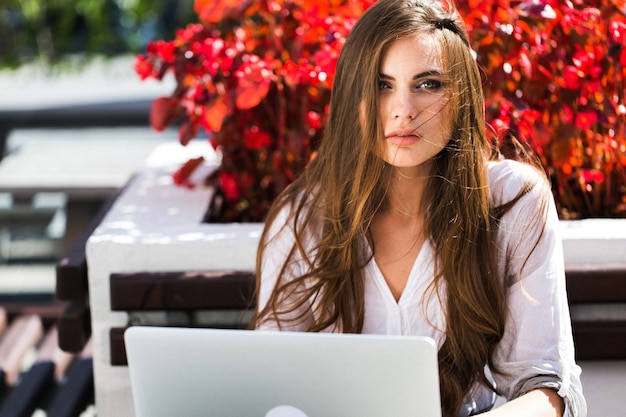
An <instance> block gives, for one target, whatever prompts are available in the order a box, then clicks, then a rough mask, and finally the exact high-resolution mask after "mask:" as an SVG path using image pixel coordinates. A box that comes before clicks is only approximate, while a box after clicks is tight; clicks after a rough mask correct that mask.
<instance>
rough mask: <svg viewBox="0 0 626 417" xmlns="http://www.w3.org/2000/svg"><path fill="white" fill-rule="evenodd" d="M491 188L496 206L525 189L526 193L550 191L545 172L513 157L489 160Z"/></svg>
mask: <svg viewBox="0 0 626 417" xmlns="http://www.w3.org/2000/svg"><path fill="white" fill-rule="evenodd" d="M487 168H488V176H489V189H490V193H491V197H492V199H493V201H494V204H495V205H496V206H499V205H501V204H506V203H507V202H509V201H511V200H513V199H515V198H516V197H517V196H519V195H520V193H522V192H523V191H524V190H527V191H528V192H526V194H535V195H536V196H540V195H542V194H543V193H544V192H546V191H549V189H550V188H549V184H548V182H547V179H546V176H545V174H544V173H543V172H542V171H541V170H540V169H539V168H537V167H535V166H532V165H530V164H527V163H523V162H518V161H515V160H511V159H501V160H497V161H489V163H488V164H487Z"/></svg>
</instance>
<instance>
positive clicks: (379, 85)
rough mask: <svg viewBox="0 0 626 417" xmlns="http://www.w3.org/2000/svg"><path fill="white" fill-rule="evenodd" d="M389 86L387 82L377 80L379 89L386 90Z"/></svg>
mask: <svg viewBox="0 0 626 417" xmlns="http://www.w3.org/2000/svg"><path fill="white" fill-rule="evenodd" d="M389 88H391V86H390V85H389V83H387V82H385V81H379V82H378V89H379V90H386V89H389Z"/></svg>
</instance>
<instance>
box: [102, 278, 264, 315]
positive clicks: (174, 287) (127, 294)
mask: <svg viewBox="0 0 626 417" xmlns="http://www.w3.org/2000/svg"><path fill="white" fill-rule="evenodd" d="M110 285H111V310H113V311H132V310H139V311H150V310H153V311H156V310H213V309H246V308H251V307H252V304H251V303H252V298H253V294H254V285H255V278H254V273H252V272H247V271H229V272H222V271H220V272H137V273H114V274H111V277H110Z"/></svg>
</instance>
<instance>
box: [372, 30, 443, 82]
mask: <svg viewBox="0 0 626 417" xmlns="http://www.w3.org/2000/svg"><path fill="white" fill-rule="evenodd" d="M400 69H404V70H411V69H413V70H415V71H417V72H421V71H425V70H428V71H432V70H439V71H443V60H442V51H441V44H440V42H439V40H438V39H437V38H436V37H435V36H433V35H432V34H430V33H418V34H415V35H410V36H406V37H403V38H400V39H397V40H395V41H393V42H392V43H391V44H390V45H389V46H388V47H387V48H386V50H385V52H384V54H383V56H382V59H381V63H380V69H379V70H380V72H381V73H384V74H388V75H393V74H392V73H391V72H395V71H399V70H400Z"/></svg>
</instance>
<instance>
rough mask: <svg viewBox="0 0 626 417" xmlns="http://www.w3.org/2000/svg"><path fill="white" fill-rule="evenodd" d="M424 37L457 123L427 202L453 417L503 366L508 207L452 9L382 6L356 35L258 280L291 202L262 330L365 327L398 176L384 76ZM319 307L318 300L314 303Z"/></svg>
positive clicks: (403, 0) (411, 3) (401, 0)
mask: <svg viewBox="0 0 626 417" xmlns="http://www.w3.org/2000/svg"><path fill="white" fill-rule="evenodd" d="M415 35H419V36H434V37H435V39H436V40H437V41H438V43H439V44H440V45H441V51H442V62H443V67H444V71H445V77H446V79H447V82H446V83H445V85H446V88H447V91H446V93H447V95H448V99H449V102H448V104H447V107H446V109H445V111H446V112H447V113H446V115H447V116H449V117H450V118H451V120H452V124H451V125H452V134H451V139H450V141H449V144H448V145H447V147H446V148H445V149H443V150H442V151H441V152H440V153H439V154H438V155H437V156H436V158H435V171H436V172H434V175H433V176H432V178H431V179H430V180H429V183H428V187H427V195H430V196H435V198H430V200H431V201H430V204H431V205H430V206H429V207H427V216H426V221H425V231H426V233H427V236H428V238H429V241H430V243H431V244H432V246H433V248H434V250H435V253H436V271H437V275H436V277H435V281H434V284H433V285H434V287H433V288H431V290H432V291H430V295H431V296H432V295H433V294H438V289H440V288H443V289H444V293H443V294H444V297H442V302H443V303H444V308H445V315H446V320H447V322H446V329H445V334H446V337H445V342H444V343H443V346H442V347H441V349H440V352H439V368H440V379H441V393H442V407H443V410H444V415H445V416H456V414H457V412H458V410H459V408H460V406H461V404H462V402H463V399H464V397H465V396H466V395H467V394H468V392H469V390H470V389H471V387H472V386H473V385H474V384H475V383H482V384H485V385H486V386H489V382H488V380H487V378H486V376H485V373H484V366H485V364H489V365H490V367H491V369H492V371H494V372H500V371H501V370H499V369H497V368H496V367H495V366H494V364H493V361H492V356H493V352H494V348H495V346H496V344H497V343H498V342H499V341H500V339H501V338H502V335H503V333H504V323H505V317H506V307H505V305H506V303H505V290H504V288H503V283H502V282H503V280H502V279H501V278H500V277H499V275H498V265H497V261H496V248H495V242H494V239H495V236H494V235H495V230H496V227H497V221H498V217H499V216H500V215H501V214H502V212H503V211H505V210H506V208H502V207H499V208H496V207H493V206H492V203H491V198H490V194H489V189H488V180H487V169H486V163H487V161H488V160H489V159H490V158H492V157H493V156H494V153H493V150H492V147H491V146H490V144H489V143H488V141H487V139H486V134H485V121H484V116H483V93H482V87H481V80H480V74H479V72H478V68H477V66H476V63H475V61H474V58H473V56H472V53H471V48H470V46H469V40H468V36H467V33H466V30H465V27H464V25H463V23H462V20H461V18H460V16H459V15H458V14H457V12H456V11H455V9H454V7H453V6H452V5H451V4H448V3H442V2H438V1H429V0H379V1H378V2H377V3H375V4H374V5H373V6H372V7H370V9H368V11H367V12H366V13H364V14H363V16H362V17H361V19H360V20H359V21H358V23H357V24H356V25H355V27H354V28H353V30H352V32H351V34H350V36H349V37H348V39H347V41H346V44H345V46H344V48H343V50H342V53H341V57H340V59H339V62H338V64H337V69H336V73H335V83H334V85H333V90H332V97H331V104H330V114H329V117H328V122H327V124H326V127H325V132H324V139H323V142H322V145H321V148H320V150H319V153H318V155H317V157H316V158H315V160H314V161H313V162H312V163H311V164H310V166H309V167H308V168H307V169H306V171H305V173H304V174H303V175H302V176H300V177H299V178H298V179H297V180H296V181H295V182H294V183H292V184H291V185H290V186H289V187H288V188H287V189H286V190H285V191H284V192H283V194H282V195H281V196H280V197H279V198H278V199H277V201H276V202H275V204H274V206H273V207H272V209H271V211H270V213H269V215H268V218H267V220H266V229H265V231H264V234H263V236H262V238H261V244H260V246H259V250H258V255H257V256H258V257H257V279H259V277H260V271H261V268H262V262H263V259H264V257H265V255H266V254H265V244H266V243H267V239H268V230H269V228H270V227H271V226H272V224H273V222H274V220H275V219H276V216H277V214H278V213H279V212H280V211H281V210H283V209H285V207H291V210H292V213H293V215H292V216H291V217H290V219H291V220H290V221H291V223H290V224H289V225H286V226H285V227H291V228H293V229H294V234H295V244H294V246H293V248H292V250H291V253H290V255H289V257H288V258H287V259H285V263H284V265H283V267H282V270H281V272H280V274H281V275H280V276H279V279H278V281H277V284H276V287H275V288H274V290H273V292H272V295H271V297H270V300H269V302H268V304H267V305H266V306H265V308H263V309H262V310H261V311H257V312H256V315H255V317H254V319H253V323H252V326H258V325H260V324H262V323H263V322H264V321H272V322H276V323H278V326H279V327H280V326H288V325H293V324H304V323H307V325H308V329H307V330H308V331H312V332H316V331H324V330H326V331H328V330H330V331H341V332H353V333H359V332H361V331H362V328H363V320H364V283H363V279H362V274H361V269H362V268H363V266H364V265H365V264H366V263H367V262H368V261H369V260H370V259H371V257H372V256H373V254H372V253H371V251H370V249H369V245H368V239H369V238H370V225H371V224H372V220H373V218H374V216H375V214H376V212H377V210H378V209H379V208H380V207H381V206H382V205H383V204H385V197H386V191H387V189H388V185H389V183H390V179H391V175H392V174H393V172H394V170H393V168H392V167H390V166H386V164H385V162H384V161H383V160H382V158H381V157H380V156H379V155H384V152H385V143H384V140H383V138H384V134H383V126H382V121H381V117H380V114H381V111H380V108H379V98H378V97H379V71H380V66H381V62H382V58H383V56H384V53H385V51H386V50H387V49H388V48H389V46H390V45H391V44H392V43H393V42H394V41H396V40H398V39H400V38H403V37H406V36H415ZM513 203H514V202H511V204H513ZM310 228H315V233H316V235H317V234H319V236H320V239H319V241H317V242H316V246H315V248H314V250H308V251H305V249H304V247H305V239H306V238H307V236H308V235H310V230H309V229H310ZM270 256H271V255H270ZM296 258H300V259H304V262H305V263H306V264H307V267H308V272H307V273H305V274H304V275H303V276H298V277H290V276H283V275H287V274H286V271H288V270H289V268H290V264H291V263H292V262H295V259H296ZM258 284H259V282H257V287H258V286H259V285H258ZM305 284H306V285H305ZM425 296H427V295H425ZM435 296H436V295H435ZM285 300H289V302H288V303H287V302H285ZM310 300H315V302H314V303H312V305H313V307H310V306H309V301H310ZM446 300H447V301H446ZM304 306H307V307H308V308H306V309H305V308H303V307H304ZM287 317H289V318H290V320H291V322H287ZM294 321H295V323H294Z"/></svg>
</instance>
